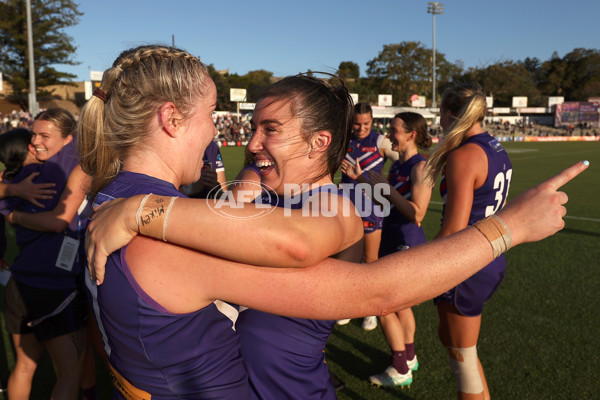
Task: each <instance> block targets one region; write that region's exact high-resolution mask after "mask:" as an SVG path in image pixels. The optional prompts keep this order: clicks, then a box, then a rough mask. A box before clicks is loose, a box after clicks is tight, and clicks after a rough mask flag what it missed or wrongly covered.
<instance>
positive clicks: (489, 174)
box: [425, 84, 513, 400]
mask: <svg viewBox="0 0 600 400" xmlns="http://www.w3.org/2000/svg"><path fill="white" fill-rule="evenodd" d="M485 110H486V100H485V95H484V93H483V92H482V91H481V89H480V88H479V87H478V86H476V85H472V84H455V85H453V86H451V87H449V88H448V89H446V90H445V91H444V93H443V95H442V103H441V107H440V125H441V127H442V129H444V132H445V137H444V140H443V142H442V143H441V144H440V145H439V146H438V147H437V148H436V149H435V151H434V152H433V153H432V154H431V155H430V156H429V158H428V160H427V164H426V167H425V179H426V181H427V182H428V183H430V184H433V182H434V180H435V177H436V175H437V174H438V173H439V172H440V170H442V168H443V170H442V179H441V183H440V193H441V195H442V198H443V200H444V207H443V211H442V227H441V229H440V231H439V233H438V234H437V236H436V238H443V237H446V236H449V235H451V234H453V233H455V232H458V231H460V230H462V229H464V228H465V227H467V226H470V225H472V224H474V223H475V222H477V221H479V220H482V219H484V218H486V217H489V216H490V215H493V214H495V213H497V212H498V211H499V210H501V209H502V207H503V206H504V204H505V203H506V198H507V196H508V189H509V186H510V181H511V178H512V172H513V170H512V165H511V162H510V159H509V158H508V154H507V153H506V151H505V150H504V148H503V147H502V145H501V144H500V143H499V142H498V140H496V139H495V138H494V137H492V136H491V135H490V134H488V133H487V132H485V131H484V130H483V127H482V123H483V121H484V116H485ZM505 270H506V258H505V256H504V255H500V256H499V257H498V258H496V259H495V260H494V261H492V262H491V263H490V264H489V265H487V266H486V267H485V268H483V269H482V270H481V271H479V272H477V273H476V274H475V275H473V276H472V277H470V278H468V279H467V280H465V281H463V282H461V283H460V284H458V285H457V286H455V287H454V288H452V289H450V290H449V291H447V292H445V293H443V294H442V295H441V296H438V297H436V298H435V304H436V305H437V310H438V316H439V319H440V323H439V336H440V340H441V342H442V344H443V345H444V346H445V347H446V348H447V350H448V356H449V362H450V368H451V370H452V373H453V374H454V378H455V380H456V386H457V391H458V398H459V399H468V400H473V399H486V400H487V399H489V398H490V393H489V389H488V385H487V382H486V379H485V375H484V373H483V367H482V365H481V362H480V360H479V357H478V356H477V341H478V337H479V330H480V327H481V313H482V311H483V305H484V303H485V302H486V301H487V300H488V299H489V298H490V297H491V296H492V294H493V293H494V292H495V291H496V289H497V288H498V285H500V282H501V281H502V278H503V277H504V272H505Z"/></svg>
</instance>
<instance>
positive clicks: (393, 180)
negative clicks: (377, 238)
mask: <svg viewBox="0 0 600 400" xmlns="http://www.w3.org/2000/svg"><path fill="white" fill-rule="evenodd" d="M421 161H425V157H423V156H422V155H421V154H415V155H414V156H412V157H411V158H409V159H408V160H406V161H405V162H404V163H400V162H399V161H396V162H395V163H394V164H392V166H391V167H390V171H389V173H388V182H389V183H390V186H391V187H392V188H393V189H395V190H396V191H398V193H400V194H401V195H402V196H403V197H404V198H405V199H407V200H410V198H411V196H412V191H411V189H412V182H411V180H410V173H411V171H412V169H413V167H414V166H415V165H416V164H418V163H420V162H421ZM422 243H425V232H423V229H422V228H421V226H420V225H418V224H415V223H414V222H411V221H409V220H408V218H406V217H405V216H404V215H402V213H400V211H398V209H397V208H396V207H392V209H391V210H390V215H388V216H387V217H385V219H384V220H383V230H382V232H381V245H380V247H379V257H383V256H386V255H388V254H392V253H395V252H396V251H399V250H402V249H404V248H406V247H413V246H416V245H419V244H422Z"/></svg>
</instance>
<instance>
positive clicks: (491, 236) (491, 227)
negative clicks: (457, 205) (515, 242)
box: [473, 215, 512, 259]
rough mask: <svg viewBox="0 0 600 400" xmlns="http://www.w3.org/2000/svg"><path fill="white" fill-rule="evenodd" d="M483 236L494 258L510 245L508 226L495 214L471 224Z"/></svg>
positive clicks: (510, 238)
mask: <svg viewBox="0 0 600 400" xmlns="http://www.w3.org/2000/svg"><path fill="white" fill-rule="evenodd" d="M473 227H474V228H475V229H477V230H478V231H479V232H481V233H482V234H483V236H485V238H486V239H487V240H488V242H490V245H491V246H492V250H493V251H494V259H495V258H497V257H498V256H500V254H502V253H504V252H506V251H508V249H510V247H511V246H512V235H511V233H510V231H509V230H508V227H507V226H506V224H505V223H504V221H502V220H501V219H500V217H498V216H497V215H491V216H489V217H487V218H485V219H482V220H481V221H477V222H476V223H474V224H473Z"/></svg>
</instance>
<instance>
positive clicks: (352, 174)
mask: <svg viewBox="0 0 600 400" xmlns="http://www.w3.org/2000/svg"><path fill="white" fill-rule="evenodd" d="M341 169H342V172H343V173H344V174H346V175H348V178H350V179H354V180H357V179H358V177H359V176H360V175H362V169H361V168H360V164H359V163H358V160H357V161H356V162H355V163H354V164H352V163H351V162H350V161H348V160H344V161H342V168H341Z"/></svg>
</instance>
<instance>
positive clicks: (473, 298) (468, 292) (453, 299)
mask: <svg viewBox="0 0 600 400" xmlns="http://www.w3.org/2000/svg"><path fill="white" fill-rule="evenodd" d="M505 271H506V258H505V257H504V254H503V255H501V256H500V257H498V258H496V259H495V260H494V261H492V262H491V263H489V264H488V265H487V266H485V267H484V268H483V269H482V270H480V271H479V272H477V273H475V275H473V276H471V277H470V278H468V279H467V280H465V281H463V282H462V283H459V284H458V286H455V287H453V288H452V289H450V290H448V291H447V292H445V293H443V294H442V295H440V296H438V297H436V298H434V299H433V302H434V303H435V304H438V303H439V302H445V303H451V304H453V305H454V306H455V307H456V309H457V310H458V312H459V313H461V314H462V315H464V316H467V317H476V316H478V315H481V313H482V311H483V305H484V304H485V302H486V301H488V300H489V299H490V297H492V294H494V292H495V291H496V289H498V286H499V285H500V282H502V279H503V278H504V273H505Z"/></svg>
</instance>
